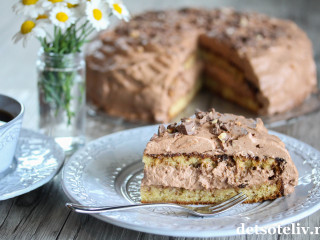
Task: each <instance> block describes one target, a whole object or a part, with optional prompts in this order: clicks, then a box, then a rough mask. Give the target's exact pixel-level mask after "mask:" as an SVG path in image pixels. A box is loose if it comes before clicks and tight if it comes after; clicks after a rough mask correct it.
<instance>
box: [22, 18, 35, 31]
mask: <svg viewBox="0 0 320 240" xmlns="http://www.w3.org/2000/svg"><path fill="white" fill-rule="evenodd" d="M35 26H36V24H35V22H33V21H31V20H27V21H25V22H24V23H22V25H21V29H20V32H21V33H22V34H27V33H29V32H31V31H32V29H33V28H34V27H35Z"/></svg>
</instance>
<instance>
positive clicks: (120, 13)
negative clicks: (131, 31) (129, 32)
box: [107, 0, 130, 22]
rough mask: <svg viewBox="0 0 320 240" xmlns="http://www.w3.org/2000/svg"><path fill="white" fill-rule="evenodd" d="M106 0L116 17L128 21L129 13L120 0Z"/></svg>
mask: <svg viewBox="0 0 320 240" xmlns="http://www.w3.org/2000/svg"><path fill="white" fill-rule="evenodd" d="M107 1H108V3H109V6H110V8H111V10H112V13H113V14H114V15H116V17H117V18H119V19H123V20H125V21H126V22H128V21H129V19H130V13H129V11H128V9H127V8H126V6H125V5H124V4H123V3H122V1H121V0H107Z"/></svg>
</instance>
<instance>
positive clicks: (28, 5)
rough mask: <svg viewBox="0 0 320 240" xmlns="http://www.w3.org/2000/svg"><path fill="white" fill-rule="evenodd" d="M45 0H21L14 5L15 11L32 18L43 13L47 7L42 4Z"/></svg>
mask: <svg viewBox="0 0 320 240" xmlns="http://www.w3.org/2000/svg"><path fill="white" fill-rule="evenodd" d="M42 4H43V0H19V2H17V3H15V4H14V5H13V6H12V9H13V11H14V12H15V13H16V14H18V15H25V16H29V17H31V18H35V17H37V16H38V15H39V14H43V13H44V11H45V9H44V8H43V6H42Z"/></svg>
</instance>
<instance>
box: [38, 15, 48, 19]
mask: <svg viewBox="0 0 320 240" xmlns="http://www.w3.org/2000/svg"><path fill="white" fill-rule="evenodd" d="M47 18H48V16H47V15H45V14H40V15H39V16H38V17H37V18H36V20H39V19H47Z"/></svg>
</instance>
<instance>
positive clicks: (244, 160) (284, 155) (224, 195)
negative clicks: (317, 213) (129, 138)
mask: <svg viewBox="0 0 320 240" xmlns="http://www.w3.org/2000/svg"><path fill="white" fill-rule="evenodd" d="M143 162H144V164H145V167H144V177H143V179H142V183H141V202H143V203H154V202H173V203H179V204H212V203H219V202H222V201H224V200H226V199H229V198H231V197H232V196H234V195H236V194H237V193H239V192H243V193H245V194H246V196H247V197H248V199H247V201H246V203H254V202H260V201H264V200H271V199H275V198H278V197H281V196H286V195H288V194H290V193H292V192H293V191H294V187H295V186H296V185H297V183H298V172H297V169H296V167H295V165H294V163H293V162H292V160H291V157H290V155H289V153H288V151H287V150H286V148H285V144H284V143H283V142H282V141H281V140H280V139H279V138H278V137H276V136H273V135H270V134H268V130H267V129H266V128H265V127H264V125H263V122H262V121H261V119H259V118H258V119H256V120H253V119H247V118H244V117H242V116H236V115H233V114H221V113H218V112H216V111H215V110H214V109H212V110H211V111H209V112H197V113H196V117H195V118H185V119H182V120H181V122H180V123H179V124H177V123H175V124H170V125H168V126H167V128H165V127H164V126H163V125H161V126H160V127H159V130H158V134H155V135H154V136H153V137H152V138H151V140H150V142H149V143H148V144H147V146H146V149H145V151H144V155H143Z"/></svg>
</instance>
